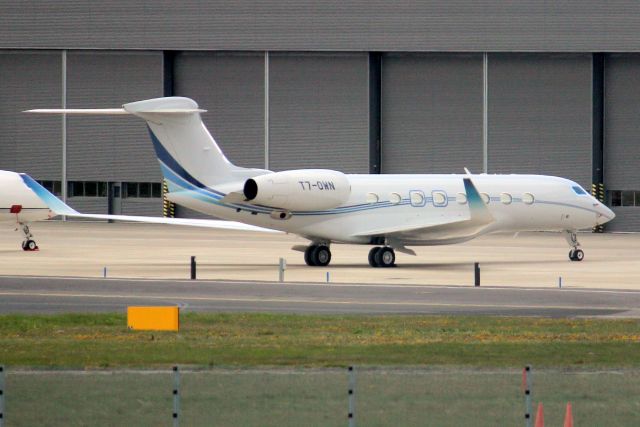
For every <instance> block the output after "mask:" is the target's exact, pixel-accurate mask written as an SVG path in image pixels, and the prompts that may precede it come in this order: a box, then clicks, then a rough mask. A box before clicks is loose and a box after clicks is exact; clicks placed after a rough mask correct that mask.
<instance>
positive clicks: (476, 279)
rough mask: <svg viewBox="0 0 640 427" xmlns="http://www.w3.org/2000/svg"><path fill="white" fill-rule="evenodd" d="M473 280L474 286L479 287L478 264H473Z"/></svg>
mask: <svg viewBox="0 0 640 427" xmlns="http://www.w3.org/2000/svg"><path fill="white" fill-rule="evenodd" d="M473 279H474V286H480V263H479V262H476V263H474V264H473Z"/></svg>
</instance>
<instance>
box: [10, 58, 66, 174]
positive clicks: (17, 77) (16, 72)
mask: <svg viewBox="0 0 640 427" xmlns="http://www.w3.org/2000/svg"><path fill="white" fill-rule="evenodd" d="M61 73H62V59H61V55H60V53H53V52H35V53H31V52H29V53H23V52H0V135H2V137H0V169H6V170H11V171H15V172H26V173H28V174H30V175H31V176H33V178H35V179H46V180H58V181H60V180H61V176H62V122H61V119H60V117H56V116H44V115H35V114H25V113H22V111H23V110H28V109H31V108H59V107H60V106H61V99H62V96H61V91H62V74H61Z"/></svg>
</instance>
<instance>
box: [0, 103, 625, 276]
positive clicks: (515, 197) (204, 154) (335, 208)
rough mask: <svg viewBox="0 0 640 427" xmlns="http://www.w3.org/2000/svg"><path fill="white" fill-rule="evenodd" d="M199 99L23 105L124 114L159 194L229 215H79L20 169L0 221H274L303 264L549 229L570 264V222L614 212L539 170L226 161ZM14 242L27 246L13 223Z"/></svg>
mask: <svg viewBox="0 0 640 427" xmlns="http://www.w3.org/2000/svg"><path fill="white" fill-rule="evenodd" d="M204 111H205V110H201V109H199V107H198V104H196V102H194V101H193V100H191V99H188V98H181V97H170V98H158V99H150V100H145V101H139V102H132V103H129V104H124V105H123V106H122V108H114V109H44V110H42V109H40V110H29V112H34V113H45V114H46V113H49V114H51V113H53V114H132V115H135V116H138V117H141V118H142V119H144V120H146V122H147V125H148V128H149V134H150V136H151V140H152V142H153V146H154V148H155V152H156V155H157V157H158V161H159V162H160V168H161V169H162V174H163V175H164V178H165V179H166V181H167V183H168V188H169V193H168V194H167V197H168V199H169V200H171V201H173V202H175V203H177V204H180V205H182V206H185V207H188V208H190V209H194V210H197V211H200V212H203V213H205V214H209V215H212V216H215V217H218V218H223V219H226V220H230V221H214V220H211V221H207V220H189V219H173V218H153V217H134V216H122V215H93V214H81V213H78V212H76V211H75V210H73V209H72V208H70V207H69V206H67V205H65V204H64V203H62V202H61V201H60V200H59V199H57V198H56V197H55V196H53V195H52V194H51V193H49V192H48V191H47V190H46V189H44V188H43V187H42V186H40V185H39V184H38V183H37V182H35V181H34V180H33V179H31V178H30V177H29V176H27V175H24V174H16V173H12V172H2V174H0V201H1V203H2V204H1V205H0V207H1V208H4V209H2V210H0V219H4V220H8V221H12V222H13V223H16V222H17V223H18V224H22V225H25V224H26V223H27V222H28V221H30V220H34V219H44V218H47V217H48V216H52V215H67V216H71V217H84V218H99V219H115V220H128V221H143V222H155V223H170V224H171V223H172V224H180V225H193V226H205V227H214V228H236V229H254V230H279V231H283V232H287V233H293V234H297V235H300V236H302V237H304V238H306V239H308V240H310V242H311V243H310V244H309V245H308V246H294V248H293V249H295V250H300V251H304V259H305V262H306V263H307V264H308V265H310V266H326V265H328V264H329V262H330V261H331V251H330V245H331V244H332V243H348V244H362V245H373V246H374V247H373V248H372V249H371V250H370V252H369V257H368V258H369V264H370V265H371V266H372V267H391V266H394V265H395V251H398V252H403V253H408V254H412V255H415V252H414V251H413V250H411V249H409V248H407V246H430V245H445V244H452V243H460V242H465V241H468V240H471V239H473V238H475V237H478V236H481V235H483V234H487V233H492V232H519V231H560V232H564V233H565V236H566V238H567V242H568V243H569V246H570V247H571V250H570V252H569V259H570V260H572V261H581V260H582V259H583V258H584V252H583V251H582V250H581V249H580V248H579V243H578V240H577V237H576V231H577V230H581V229H590V228H592V227H594V226H596V225H599V224H604V223H606V222H608V221H610V220H612V219H613V218H614V216H615V215H614V213H613V212H612V211H611V210H610V209H608V208H607V207H606V206H604V205H603V204H602V203H600V202H599V201H598V200H596V199H595V198H593V197H592V196H591V195H589V194H588V193H587V192H586V191H585V190H584V189H583V188H582V187H581V186H580V185H578V184H577V183H575V182H573V181H570V180H568V179H564V178H557V177H552V176H542V175H487V174H481V175H472V174H471V173H469V171H468V170H466V169H465V171H466V173H465V174H450V175H432V174H424V175H384V174H383V175H366V174H344V173H342V172H338V171H334V170H326V169H301V170H288V171H282V172H272V171H268V170H262V169H248V168H242V167H238V166H235V165H234V164H232V163H231V162H230V161H229V160H227V158H226V157H225V156H224V154H223V153H222V151H221V150H220V148H219V147H218V145H217V144H216V142H215V140H214V139H213V138H212V137H211V135H210V134H209V132H208V131H207V129H206V127H205V126H204V124H203V123H202V120H201V118H200V113H202V112H204ZM23 231H24V233H25V236H26V237H25V242H24V244H23V247H25V249H31V248H34V247H36V245H35V242H33V239H32V236H31V234H30V232H29V229H28V227H24V228H23Z"/></svg>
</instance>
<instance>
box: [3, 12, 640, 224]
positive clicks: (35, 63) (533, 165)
mask: <svg viewBox="0 0 640 427" xmlns="http://www.w3.org/2000/svg"><path fill="white" fill-rule="evenodd" d="M312 6H313V7H312ZM0 17H1V18H0V49H1V50H0V135H2V139H1V140H0V168H2V169H9V170H16V171H24V172H27V173H29V174H31V175H32V176H34V178H36V179H39V180H51V181H60V180H61V176H62V171H63V167H64V168H65V170H66V176H67V180H68V181H77V182H134V183H159V182H160V181H161V176H160V172H159V168H158V165H157V162H156V160H155V156H154V154H153V150H152V147H151V144H150V142H149V139H148V135H147V131H146V129H145V126H144V123H142V122H140V121H139V120H137V119H135V118H126V117H113V118H109V117H104V118H99V117H91V118H87V117H69V118H68V119H67V124H66V140H67V151H66V157H64V158H63V153H62V146H61V140H62V121H61V118H58V117H43V116H39V117H34V116H29V115H26V114H22V113H20V111H22V110H24V109H28V108H45V107H60V106H61V105H62V102H63V101H62V99H63V98H64V99H65V100H66V106H67V107H70V108H73V107H76V108H82V107H108V106H119V105H120V104H122V103H124V102H129V101H133V100H138V99H144V98H150V97H157V96H166V95H180V96H188V97H192V98H194V99H195V100H196V101H198V103H199V104H200V106H201V107H202V108H204V109H207V110H208V113H206V114H204V115H203V120H204V121H205V123H206V125H207V126H208V127H209V129H210V131H211V133H212V134H213V136H214V137H215V138H216V140H217V141H218V143H219V144H220V146H221V147H222V149H223V150H224V151H225V153H226V154H227V155H228V157H229V158H230V159H231V160H232V161H233V162H235V163H238V164H240V165H246V166H253V167H264V166H268V167H269V168H271V169H274V170H282V169H289V168H298V167H299V168H307V167H328V168H335V169H339V170H343V171H345V172H352V173H367V172H372V173H430V172H433V173H449V172H460V171H462V168H463V167H467V168H469V169H471V170H472V171H473V172H482V171H483V170H485V168H486V171H487V172H488V173H544V174H553V175H561V176H565V177H568V178H570V179H574V180H576V181H577V182H579V183H580V184H581V185H583V186H584V187H585V188H586V189H587V190H590V189H591V184H592V183H594V182H604V185H605V188H606V189H607V190H611V191H614V190H615V191H619V190H629V191H636V190H637V191H638V194H637V195H636V196H635V198H636V200H637V201H636V202H635V203H634V204H636V205H639V206H615V207H613V209H614V211H615V212H616V214H617V218H616V220H614V222H612V223H611V224H610V225H608V226H607V229H608V230H624V231H640V182H638V181H639V180H640V178H639V176H640V175H639V174H638V173H637V165H638V158H640V144H638V141H637V139H638V136H637V135H638V134H639V131H640V124H638V119H637V118H638V117H640V85H639V83H640V77H639V76H640V53H638V52H640V43H639V41H640V38H638V36H637V34H638V25H637V22H638V19H639V17H640V5H638V4H636V3H633V2H626V1H612V2H607V3H602V2H596V1H590V0H588V1H586V2H584V1H583V2H577V1H569V2H562V3H557V4H556V3H554V2H551V3H549V4H547V3H541V2H534V1H524V2H518V3H517V4H512V5H505V4H504V2H499V1H490V0H489V1H486V2H480V3H478V2H464V1H463V2H442V1H431V2H415V1H409V0H406V1H400V2H391V3H390V2H382V1H377V0H374V1H367V2H363V1H352V2H333V1H328V2H322V3H313V4H311V3H308V2H292V1H284V0H281V1H273V0H268V1H266V2H233V3H222V2H217V1H213V2H211V1H196V0H185V1H184V2H180V3H175V4H164V5H162V6H161V7H160V6H157V5H156V4H155V3H153V2H144V1H139V2H124V1H121V0H116V1H114V2H110V3H109V4H108V5H107V4H98V3H94V2H78V1H71V0H63V1H60V2H56V3H55V6H52V4H49V5H47V4H46V3H34V4H31V5H30V6H29V7H28V8H27V7H15V5H10V4H9V3H0ZM600 52H605V53H604V54H601V53H600ZM607 52H611V53H607ZM63 56H66V61H65V62H64V65H63V60H62V58H63ZM598 58H600V60H602V59H603V64H604V65H603V67H602V69H601V70H600V72H598V71H597V64H598V63H599V62H598V61H599V59H598ZM598 73H600V74H598ZM63 81H66V89H65V88H63V83H62V82H63ZM485 90H486V92H485ZM599 91H602V93H600V92H599ZM63 92H64V93H63ZM63 164H64V166H63ZM140 194H142V190H140ZM68 201H69V203H70V204H71V205H72V206H74V207H76V208H78V209H81V210H86V211H88V212H106V210H107V199H106V197H104V196H102V197H100V196H88V197H84V196H82V197H81V196H73V194H69V198H68ZM122 212H123V213H125V214H133V213H135V214H150V215H161V214H162V206H161V201H160V199H157V198H147V197H128V198H126V199H123V200H122ZM178 214H179V215H182V216H193V215H196V213H194V212H189V211H186V210H178Z"/></svg>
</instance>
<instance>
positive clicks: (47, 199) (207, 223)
mask: <svg viewBox="0 0 640 427" xmlns="http://www.w3.org/2000/svg"><path fill="white" fill-rule="evenodd" d="M20 177H21V178H22V180H23V181H24V183H25V184H26V185H27V187H29V188H30V189H31V190H32V191H33V192H34V193H35V194H36V195H37V196H38V197H39V198H40V199H41V200H42V201H43V202H44V203H45V204H46V205H47V206H48V207H49V209H50V210H51V211H52V212H53V213H55V214H56V215H64V216H68V217H73V218H87V219H107V220H113V221H130V222H146V223H151V224H170V225H184V226H191V227H204V228H218V229H226V230H245V231H262V232H268V233H280V231H278V230H272V229H269V228H263V227H257V226H254V225H249V224H244V223H241V222H236V221H222V220H213V219H188V218H163V217H153V216H129V215H103V214H84V213H80V212H78V211H76V210H75V209H73V208H72V207H70V206H69V205H67V204H65V203H64V202H63V201H62V200H60V199H58V198H57V197H56V196H54V195H53V194H51V193H50V192H49V191H48V190H47V189H46V188H44V187H43V186H42V185H40V184H38V182H36V181H35V180H34V179H33V178H31V177H30V176H29V175H26V174H20Z"/></svg>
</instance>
